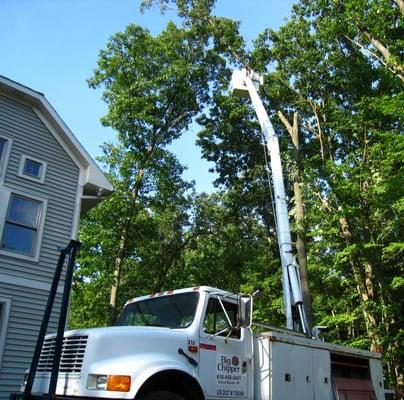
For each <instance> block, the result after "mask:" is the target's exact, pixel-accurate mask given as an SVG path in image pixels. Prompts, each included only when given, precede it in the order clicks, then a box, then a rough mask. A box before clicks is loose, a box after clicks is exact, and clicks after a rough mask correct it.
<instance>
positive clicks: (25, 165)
mask: <svg viewBox="0 0 404 400" xmlns="http://www.w3.org/2000/svg"><path fill="white" fill-rule="evenodd" d="M45 170H46V163H45V162H43V161H41V160H37V159H35V158H32V157H28V156H25V155H23V156H22V157H21V162H20V169H19V171H18V176H20V177H22V178H26V179H30V180H33V181H36V182H40V183H43V182H44V180H45Z"/></svg>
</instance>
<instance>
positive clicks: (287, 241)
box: [231, 69, 310, 333]
mask: <svg viewBox="0 0 404 400" xmlns="http://www.w3.org/2000/svg"><path fill="white" fill-rule="evenodd" d="M262 84H263V79H262V77H261V76H260V75H258V74H257V73H255V72H254V71H252V70H249V69H242V70H235V71H233V75H232V82H231V92H232V94H234V95H236V96H243V97H245V96H246V95H248V94H249V96H250V98H251V101H252V104H253V107H254V109H255V112H256V114H257V118H258V121H259V123H260V125H261V129H262V131H263V133H264V137H265V140H266V145H267V149H268V152H269V155H270V163H271V171H272V184H273V189H274V196H275V211H276V222H277V236H278V245H279V253H280V258H281V264H282V286H283V292H284V299H285V314H286V326H287V328H288V329H294V328H295V326H294V325H295V324H294V322H295V321H294V317H293V314H294V313H293V312H292V311H293V307H295V308H296V310H297V311H298V314H299V322H300V325H301V329H302V330H303V332H304V333H310V330H309V326H308V324H307V319H306V315H305V312H304V307H303V296H302V290H301V284H300V274H299V267H298V265H297V262H296V258H295V257H294V255H293V251H292V237H291V233H290V225H289V215H288V208H287V204H286V195H285V186H284V183H283V173H282V164H281V157H280V150H279V142H278V136H277V135H276V133H275V130H274V128H273V126H272V124H271V121H270V120H269V117H268V114H267V112H266V110H265V108H264V106H263V104H262V101H261V98H260V96H259V95H258V90H259V86H260V85H262Z"/></svg>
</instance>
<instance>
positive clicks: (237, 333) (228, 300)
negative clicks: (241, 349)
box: [201, 295, 243, 340]
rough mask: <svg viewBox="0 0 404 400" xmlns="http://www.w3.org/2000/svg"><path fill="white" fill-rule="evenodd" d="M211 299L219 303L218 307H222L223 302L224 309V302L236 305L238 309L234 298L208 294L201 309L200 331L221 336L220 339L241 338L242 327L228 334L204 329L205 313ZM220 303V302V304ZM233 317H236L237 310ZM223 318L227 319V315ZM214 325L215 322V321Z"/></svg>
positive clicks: (217, 336)
mask: <svg viewBox="0 0 404 400" xmlns="http://www.w3.org/2000/svg"><path fill="white" fill-rule="evenodd" d="M211 300H215V301H217V302H218V303H219V306H220V307H222V304H223V307H224V308H225V309H226V306H225V304H231V305H232V307H233V306H234V307H236V308H237V310H238V303H237V301H235V300H234V299H231V298H226V296H224V297H222V296H218V295H210V296H209V297H208V298H207V300H206V305H205V308H204V310H203V314H202V315H203V318H202V323H201V331H202V333H203V334H204V335H213V336H214V337H216V338H222V339H224V340H228V339H232V340H242V337H243V333H242V332H243V329H242V328H238V329H237V330H235V331H234V333H233V332H232V333H231V334H230V335H228V333H223V334H219V335H217V333H211V332H207V331H206V330H205V321H206V317H207V314H208V310H209V303H210V301H211ZM221 303H222V304H221ZM228 311H229V310H227V309H226V312H228ZM223 313H224V311H223ZM229 317H230V316H229ZM235 317H236V318H237V312H236V315H235ZM225 319H227V317H226V316H225ZM226 322H227V324H228V321H226ZM215 325H216V322H215ZM215 328H216V327H215Z"/></svg>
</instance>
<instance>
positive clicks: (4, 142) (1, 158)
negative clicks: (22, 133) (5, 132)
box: [0, 136, 11, 181]
mask: <svg viewBox="0 0 404 400" xmlns="http://www.w3.org/2000/svg"><path fill="white" fill-rule="evenodd" d="M10 144H11V140H10V139H7V138H5V137H3V136H0V181H1V180H2V178H4V172H5V168H3V167H4V166H5V165H6V162H7V158H8V155H9V153H10Z"/></svg>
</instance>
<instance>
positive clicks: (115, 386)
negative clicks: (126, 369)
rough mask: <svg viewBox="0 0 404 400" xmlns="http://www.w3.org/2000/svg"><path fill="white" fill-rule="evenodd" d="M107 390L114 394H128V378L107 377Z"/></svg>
mask: <svg viewBox="0 0 404 400" xmlns="http://www.w3.org/2000/svg"><path fill="white" fill-rule="evenodd" d="M107 390H111V391H114V392H129V390H130V376H126V375H108V381H107Z"/></svg>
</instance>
